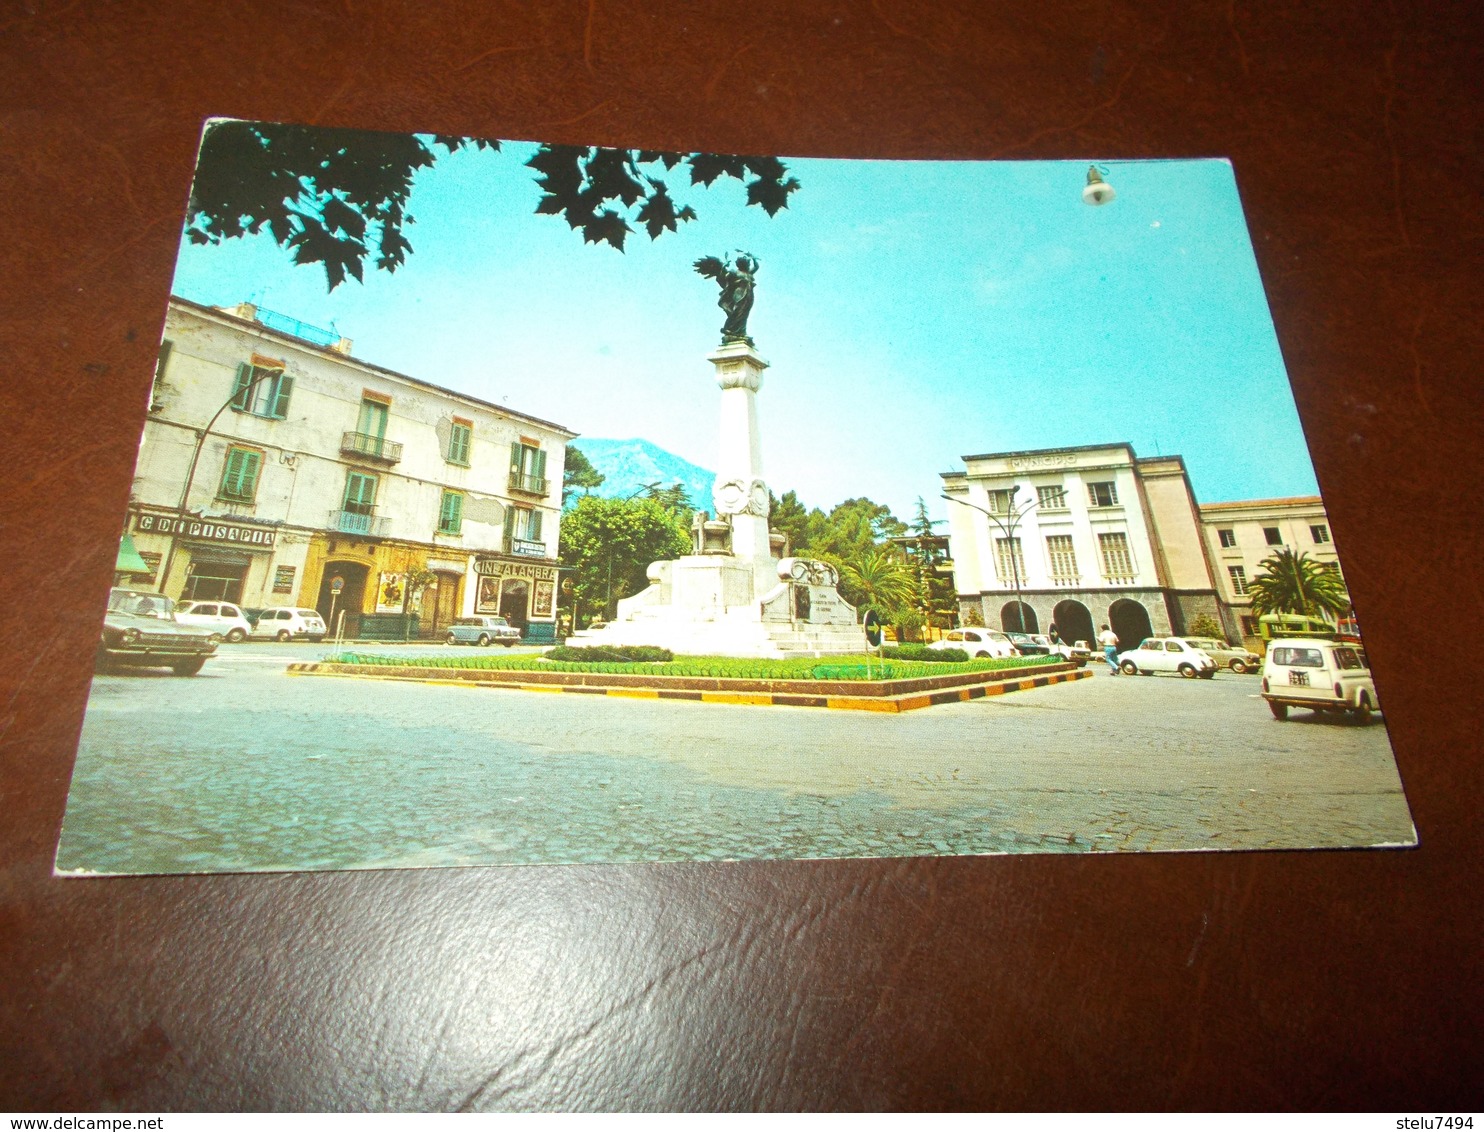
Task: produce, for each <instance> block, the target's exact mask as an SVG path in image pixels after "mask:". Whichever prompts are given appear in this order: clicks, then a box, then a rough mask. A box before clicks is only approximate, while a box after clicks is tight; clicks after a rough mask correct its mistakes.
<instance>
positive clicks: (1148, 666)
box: [1118, 637, 1216, 680]
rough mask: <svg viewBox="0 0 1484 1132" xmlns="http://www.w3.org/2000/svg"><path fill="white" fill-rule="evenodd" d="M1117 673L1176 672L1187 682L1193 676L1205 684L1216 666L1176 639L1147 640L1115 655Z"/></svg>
mask: <svg viewBox="0 0 1484 1132" xmlns="http://www.w3.org/2000/svg"><path fill="white" fill-rule="evenodd" d="M1118 670H1119V671H1120V672H1122V673H1123V674H1124V675H1125V676H1132V675H1134V674H1135V673H1137V674H1138V675H1140V676H1153V675H1154V674H1155V673H1156V672H1178V673H1179V674H1180V675H1181V676H1184V677H1185V678H1186V679H1189V680H1194V679H1195V678H1196V677H1197V676H1199V677H1201V678H1202V679H1204V680H1209V679H1211V677H1213V676H1215V675H1216V662H1215V661H1214V660H1212V659H1211V658H1210V657H1209V656H1207V655H1206V653H1205V652H1204V651H1202V650H1201V649H1198V648H1192V647H1191V646H1190V645H1189V644H1187V643H1186V642H1185V641H1184V640H1183V639H1182V638H1180V637H1150V638H1148V639H1147V640H1143V641H1140V642H1139V647H1138V648H1136V649H1129V651H1128V652H1124V653H1119V654H1118Z"/></svg>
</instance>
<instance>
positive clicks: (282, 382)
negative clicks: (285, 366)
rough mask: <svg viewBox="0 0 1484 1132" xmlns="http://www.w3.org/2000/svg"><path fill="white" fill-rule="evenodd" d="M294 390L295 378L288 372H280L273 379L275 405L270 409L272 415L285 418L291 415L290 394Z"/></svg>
mask: <svg viewBox="0 0 1484 1132" xmlns="http://www.w3.org/2000/svg"><path fill="white" fill-rule="evenodd" d="M293 391H294V379H293V378H292V377H290V376H289V375H288V374H286V373H280V374H279V375H278V377H277V378H276V379H274V380H273V407H272V408H271V409H270V410H269V411H268V415H269V416H270V417H277V418H278V419H279V420H283V418H284V417H286V416H288V415H289V394H290V393H292V392H293Z"/></svg>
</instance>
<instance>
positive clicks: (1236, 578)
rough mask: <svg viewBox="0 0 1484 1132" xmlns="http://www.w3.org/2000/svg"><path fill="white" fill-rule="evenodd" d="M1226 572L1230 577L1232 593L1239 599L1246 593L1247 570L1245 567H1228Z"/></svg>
mask: <svg viewBox="0 0 1484 1132" xmlns="http://www.w3.org/2000/svg"><path fill="white" fill-rule="evenodd" d="M1226 572H1227V573H1228V574H1230V575H1231V579H1232V593H1234V594H1236V595H1237V596H1238V597H1241V596H1242V595H1243V594H1245V593H1246V592H1247V569H1246V567H1245V566H1228V567H1227V568H1226Z"/></svg>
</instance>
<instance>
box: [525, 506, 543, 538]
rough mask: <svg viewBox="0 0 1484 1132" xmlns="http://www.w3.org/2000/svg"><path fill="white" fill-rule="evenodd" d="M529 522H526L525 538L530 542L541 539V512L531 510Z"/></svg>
mask: <svg viewBox="0 0 1484 1132" xmlns="http://www.w3.org/2000/svg"><path fill="white" fill-rule="evenodd" d="M530 515H531V519H530V522H528V523H527V524H526V538H527V539H529V540H530V541H531V542H540V541H541V512H540V511H532V512H531V513H530Z"/></svg>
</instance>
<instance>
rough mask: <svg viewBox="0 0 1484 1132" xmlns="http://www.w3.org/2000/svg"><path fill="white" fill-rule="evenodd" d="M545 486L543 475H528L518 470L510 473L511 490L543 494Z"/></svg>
mask: <svg viewBox="0 0 1484 1132" xmlns="http://www.w3.org/2000/svg"><path fill="white" fill-rule="evenodd" d="M546 487H547V481H546V477H545V476H528V475H524V474H522V473H520V472H511V473H510V490H511V491H523V492H525V493H526V494H528V495H545V494H546Z"/></svg>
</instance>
